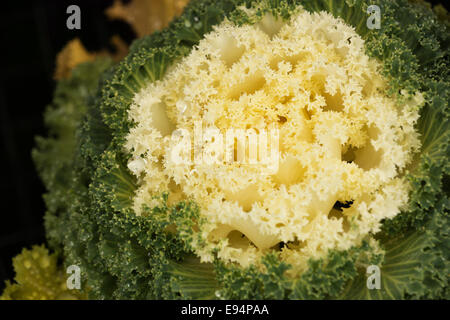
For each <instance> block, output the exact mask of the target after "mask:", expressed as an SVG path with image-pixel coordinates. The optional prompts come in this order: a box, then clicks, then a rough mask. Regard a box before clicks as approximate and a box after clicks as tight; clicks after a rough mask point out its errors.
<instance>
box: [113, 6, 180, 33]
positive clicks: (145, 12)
mask: <svg viewBox="0 0 450 320" xmlns="http://www.w3.org/2000/svg"><path fill="white" fill-rule="evenodd" d="M187 3H188V0H132V1H130V2H129V3H127V4H123V3H122V1H121V0H115V1H114V4H113V5H112V6H111V7H110V8H108V9H107V10H106V14H107V15H108V17H110V18H112V19H120V20H123V21H125V22H127V23H129V24H130V25H131V26H132V27H133V29H134V31H135V32H136V34H137V36H138V37H143V36H145V35H148V34H151V33H152V32H153V31H155V30H160V29H162V28H164V27H166V26H167V25H168V24H169V22H170V21H171V20H172V19H173V18H174V17H175V16H177V15H179V14H180V13H181V12H182V10H183V8H184V6H185V5H186V4H187Z"/></svg>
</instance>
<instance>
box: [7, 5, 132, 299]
mask: <svg viewBox="0 0 450 320" xmlns="http://www.w3.org/2000/svg"><path fill="white" fill-rule="evenodd" d="M112 2H113V1H112V0H111V1H105V0H103V1H100V0H84V1H80V0H72V1H64V0H52V1H50V0H47V1H43V0H36V1H2V3H1V6H0V135H1V137H0V172H1V173H0V295H1V292H2V291H3V288H4V282H5V280H6V279H12V278H13V277H14V273H13V269H12V261H11V258H12V257H14V256H15V255H17V254H18V253H20V251H21V250H22V248H23V247H31V245H34V244H42V243H44V242H45V234H44V227H43V215H44V212H45V206H44V202H43V200H42V193H44V191H45V190H44V187H43V185H42V183H41V182H40V180H39V177H38V176H37V173H36V171H35V168H34V165H33V162H32V160H31V149H32V148H33V146H34V136H35V135H45V133H46V130H45V128H44V125H43V118H42V113H43V111H44V109H45V107H46V105H48V104H49V103H50V102H51V100H52V94H53V90H54V88H55V81H54V80H53V73H54V68H55V57H56V55H57V53H58V52H59V51H60V50H61V49H62V48H63V47H64V45H65V44H66V43H67V42H68V41H69V40H71V39H73V38H75V37H79V38H80V39H81V41H82V43H83V44H84V45H85V47H86V48H87V49H88V50H89V51H97V50H101V49H105V48H110V49H113V48H112V47H111V45H110V38H111V36H112V35H114V34H118V35H120V36H121V37H122V39H124V40H125V41H126V42H128V43H130V42H131V40H132V39H133V38H134V37H135V35H134V33H133V31H132V29H131V27H129V26H128V25H127V24H125V23H123V22H120V21H111V20H108V18H107V17H106V15H105V14H104V10H105V9H106V8H107V7H109V6H110V5H111V4H112ZM71 4H76V5H78V6H79V7H80V9H81V30H69V29H67V28H66V20H67V17H69V14H67V13H66V9H67V7H68V6H69V5H71Z"/></svg>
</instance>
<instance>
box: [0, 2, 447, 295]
mask: <svg viewBox="0 0 450 320" xmlns="http://www.w3.org/2000/svg"><path fill="white" fill-rule="evenodd" d="M336 1H343V0H336ZM112 2H113V1H112V0H83V1H81V0H72V1H65V0H53V1H50V0H47V1H44V0H35V1H9V0H8V1H2V3H1V6H0V135H1V137H0V172H1V174H0V195H1V196H0V294H1V292H2V291H3V288H4V281H5V280H6V279H12V278H13V277H14V273H13V269H12V263H11V258H12V257H14V256H15V255H17V254H18V253H19V252H20V251H21V250H22V248H23V247H31V245H34V244H42V243H44V242H45V234H44V227H43V215H44V212H45V206H44V203H43V200H42V193H44V191H45V190H44V187H43V185H42V183H41V182H40V180H39V177H38V176H37V173H36V171H35V169H34V165H33V162H32V160H31V149H32V148H33V146H34V136H35V135H45V133H46V130H45V128H44V126H43V118H42V113H43V111H44V109H45V107H46V105H48V104H49V103H50V102H51V100H52V94H53V90H54V87H55V81H54V80H53V72H54V67H55V57H56V54H57V53H58V52H59V51H60V50H61V48H62V47H63V46H64V45H65V44H66V43H67V42H68V41H69V40H71V39H73V38H75V37H79V38H80V39H81V41H82V43H83V44H84V45H85V47H86V48H87V49H88V50H89V51H97V50H100V49H105V48H110V49H112V47H111V46H110V38H111V36H112V35H114V34H118V35H120V36H121V37H122V39H124V40H125V41H126V42H128V43H130V42H131V41H132V39H133V38H134V37H135V35H134V33H133V31H132V30H131V28H130V27H129V26H128V25H127V24H125V23H123V22H119V21H110V20H108V19H107V17H106V16H105V14H104V10H105V9H106V8H107V7H109V6H110V5H111V4H112ZM123 2H127V1H123ZM431 2H432V3H439V2H440V1H431ZM71 4H77V5H78V6H80V9H81V30H68V29H67V28H66V19H67V17H68V16H69V15H68V14H67V13H66V8H67V7H68V6H69V5H71ZM447 7H448V6H447Z"/></svg>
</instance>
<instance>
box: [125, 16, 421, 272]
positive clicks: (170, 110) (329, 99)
mask: <svg viewBox="0 0 450 320" xmlns="http://www.w3.org/2000/svg"><path fill="white" fill-rule="evenodd" d="M380 67H381V65H380V63H378V62H377V61H375V60H373V59H371V58H369V57H368V56H367V55H366V54H365V50H364V41H363V40H362V39H361V37H360V36H358V34H356V32H355V31H354V29H353V28H352V27H350V26H348V25H346V24H345V23H343V22H342V20H340V19H336V18H334V17H333V16H332V15H330V14H328V13H325V12H322V13H316V14H310V13H308V12H304V11H303V12H300V13H298V14H296V15H295V16H292V17H291V18H290V19H289V21H282V20H280V19H278V20H277V19H275V18H274V17H273V16H271V15H266V16H265V17H264V18H263V19H262V20H261V21H259V22H258V23H256V24H255V25H243V26H236V25H234V24H232V23H231V22H229V21H227V20H225V21H224V22H222V23H221V24H220V25H218V26H216V27H214V29H213V31H212V32H210V33H209V34H207V35H205V37H204V39H203V40H201V41H200V43H199V44H198V46H196V47H194V48H193V50H192V52H191V53H190V54H189V55H188V56H187V57H185V58H183V59H182V60H181V61H178V62H177V63H175V64H174V65H173V66H172V67H171V68H170V69H169V70H168V72H167V73H166V75H165V76H164V77H163V79H162V80H159V81H156V82H153V83H150V84H148V86H147V87H146V88H145V89H143V90H142V91H141V92H139V93H138V94H136V96H135V97H134V103H133V104H132V106H131V108H130V110H129V117H130V119H131V120H132V121H134V122H135V123H136V124H137V125H136V126H135V127H134V128H133V129H131V130H130V133H129V135H128V137H127V143H126V148H127V150H128V152H130V153H132V155H133V158H132V159H131V160H130V162H129V163H128V167H129V168H130V170H131V171H132V172H133V173H134V174H135V175H136V176H137V178H138V182H139V189H138V190H137V192H136V194H135V197H134V210H135V212H136V214H138V215H140V214H141V213H142V210H143V205H147V206H149V207H153V206H155V205H157V203H156V201H157V200H155V199H156V196H157V195H160V194H161V193H162V192H169V194H170V195H169V203H176V202H178V201H181V200H184V199H190V200H194V201H195V202H196V203H197V204H198V205H199V207H200V214H201V216H202V217H204V218H205V220H206V221H207V222H206V223H205V224H204V225H203V226H202V230H201V232H202V237H203V239H204V240H205V242H206V245H201V246H200V245H196V244H193V245H194V248H195V251H196V254H197V255H198V256H199V257H200V258H201V259H202V261H211V259H212V253H211V252H212V250H213V249H214V248H218V249H219V250H218V256H219V258H221V259H224V260H226V261H233V262H237V263H240V264H241V265H242V266H248V265H249V264H257V263H258V261H259V258H260V257H262V255H264V254H266V253H267V252H268V251H269V250H278V251H281V258H282V259H283V260H284V261H286V262H288V263H290V264H292V265H293V266H294V268H293V269H294V270H297V271H299V270H304V269H305V268H306V261H307V260H308V259H309V258H320V257H323V256H325V255H326V253H327V251H328V250H330V249H338V250H346V249H349V248H350V247H351V246H353V245H358V244H359V243H360V242H361V241H362V239H364V238H365V237H367V235H368V234H369V233H375V232H377V231H379V228H380V221H381V220H382V219H385V218H392V217H394V216H395V215H397V214H398V213H399V212H400V210H401V209H402V208H403V207H405V205H406V204H407V201H408V184H407V183H406V181H405V180H404V179H403V178H401V177H399V172H401V170H402V169H403V168H404V167H405V165H406V164H408V162H410V161H411V158H412V154H413V152H415V151H416V150H417V149H418V148H419V141H418V137H417V134H416V132H415V131H414V128H413V126H414V123H415V122H416V120H417V119H418V113H417V111H416V110H417V106H418V105H419V104H421V103H422V100H423V99H422V96H421V95H420V94H416V96H414V97H413V98H412V99H409V100H408V102H407V103H406V104H405V105H402V106H399V105H398V103H397V102H396V100H394V98H390V97H388V96H387V95H386V94H385V92H386V88H387V83H386V81H385V80H384V79H383V77H382V76H381V75H380V73H379V71H380ZM233 130H234V131H233ZM230 132H235V133H236V132H240V133H244V138H243V139H239V138H236V139H234V136H233V135H230V139H229V140H227V134H229V133H230ZM236 137H237V136H236ZM230 141H231V142H230ZM262 151H266V152H265V153H264V152H263V153H261V152H262ZM251 154H253V155H255V154H256V156H255V157H254V158H253V161H249V159H250V158H251ZM174 155H175V157H174ZM180 159H181V161H180ZM208 159H209V160H208ZM211 159H212V161H211ZM267 160H269V161H267Z"/></svg>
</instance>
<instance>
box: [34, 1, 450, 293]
mask: <svg viewBox="0 0 450 320" xmlns="http://www.w3.org/2000/svg"><path fill="white" fill-rule="evenodd" d="M374 4H375V5H378V6H379V7H380V8H381V12H382V27H381V29H373V30H369V29H368V28H367V27H366V20H367V17H368V15H367V13H366V10H367V7H368V6H369V5H374ZM256 5H258V8H259V9H258V13H257V15H256V18H255V17H253V16H252V17H250V16H248V15H247V13H246V11H245V10H243V9H242V6H246V7H251V6H256ZM299 5H302V6H304V8H305V9H306V10H309V11H313V12H314V11H321V10H325V11H328V12H331V13H332V14H333V15H334V16H336V17H341V18H342V19H343V20H344V21H345V22H346V23H347V24H349V25H352V26H353V27H355V30H356V31H357V32H358V33H359V34H360V35H361V36H362V37H363V38H364V39H365V43H366V51H367V54H368V55H369V56H371V57H374V58H377V59H379V60H380V61H381V62H382V63H383V74H384V76H385V77H386V78H387V79H388V81H389V84H390V87H389V94H391V95H394V96H397V95H398V93H399V92H400V90H406V91H408V92H411V93H413V92H416V91H421V92H423V93H425V99H426V103H425V105H424V106H423V108H422V109H421V111H420V113H421V118H420V121H419V123H418V124H417V130H418V131H419V132H420V134H421V139H422V150H421V152H420V154H418V155H417V158H416V160H415V161H414V163H413V164H412V165H411V166H410V167H409V168H408V169H407V170H406V171H405V172H404V174H405V175H406V176H407V178H408V179H409V181H410V183H411V186H412V191H411V195H410V199H411V200H410V205H409V208H408V210H405V212H403V213H401V214H399V215H398V216H396V217H395V218H393V219H391V220H387V221H384V223H383V228H382V231H381V232H380V233H379V234H377V235H375V237H376V238H377V239H378V240H379V243H380V246H381V248H382V249H384V251H385V254H384V256H383V255H381V254H379V251H377V250H376V249H375V248H373V247H371V246H370V245H369V244H368V243H369V242H364V243H363V244H362V245H361V246H359V247H354V248H351V249H350V250H347V251H331V252H329V254H328V256H327V257H326V258H324V259H320V260H311V261H309V269H308V270H307V271H306V272H304V273H303V274H301V275H300V276H299V277H298V278H295V279H291V278H289V277H288V276H287V275H286V271H287V270H289V268H290V266H289V265H288V264H286V263H284V262H280V259H279V258H278V255H277V253H271V254H268V255H267V256H266V257H265V258H264V259H263V261H262V265H263V266H264V268H263V269H264V271H261V270H260V269H258V268H256V267H255V266H250V267H248V268H242V267H239V266H236V265H232V264H226V263H223V262H221V261H218V260H216V261H215V262H214V263H209V264H208V263H200V261H199V260H198V259H197V258H195V257H194V256H193V252H192V248H191V246H190V243H192V241H193V239H195V240H196V241H201V239H200V235H199V234H198V228H197V226H199V225H201V224H202V220H201V219H200V215H199V208H198V207H197V206H196V204H195V203H191V202H181V203H178V204H176V205H173V206H169V205H168V204H167V194H161V195H160V196H159V197H158V198H159V200H160V201H159V203H160V205H158V206H156V207H154V208H147V209H146V212H145V214H143V215H142V216H136V215H135V214H134V212H133V210H132V207H131V203H132V197H133V194H134V191H135V190H136V188H137V186H136V181H135V178H134V176H133V175H132V174H131V173H130V172H129V171H128V169H127V167H126V163H127V161H128V159H129V157H130V156H129V155H127V154H125V153H124V151H123V150H124V148H123V144H124V141H125V137H126V135H127V133H128V132H129V130H130V128H132V127H133V125H134V124H133V123H132V122H130V120H129V118H128V115H127V112H128V109H129V107H130V104H131V103H132V98H133V96H134V94H135V93H136V92H138V91H139V90H140V89H141V88H143V87H144V86H145V85H146V84H148V83H149V82H152V81H156V80H158V79H161V78H162V77H163V76H164V73H165V71H166V70H167V68H168V67H169V66H170V65H171V64H173V63H175V62H176V61H177V60H178V59H180V58H182V57H183V56H185V55H187V54H188V53H189V52H190V50H191V49H192V47H193V46H195V45H196V44H197V43H198V41H199V40H200V39H202V37H203V36H204V34H205V33H207V32H209V31H210V30H212V27H213V26H214V25H216V24H218V23H220V22H221V21H223V19H224V18H225V17H226V18H228V19H229V20H230V21H232V22H234V23H236V24H252V23H255V22H256V21H255V20H257V19H258V17H262V16H263V15H264V14H265V13H267V12H271V13H272V14H274V15H275V16H277V17H278V18H280V19H287V18H288V17H289V16H290V15H291V14H292V13H293V12H294V11H295V9H296V8H297V7H298V6H299ZM438 11H439V12H440V13H439V16H440V17H443V16H446V15H445V14H443V13H442V9H439V10H438ZM448 31H449V30H448V21H442V20H439V18H438V16H437V15H436V14H435V13H434V12H433V10H432V9H430V8H429V6H427V5H424V4H423V3H422V2H414V3H412V2H408V1H406V0H399V1H395V2H394V1H388V0H383V1H381V0H378V1H372V0H371V1H366V0H346V1H332V0H303V1H300V0H298V1H297V0H292V1H290V0H288V1H281V0H280V1H275V0H257V1H250V0H221V1H213V0H193V1H192V2H191V3H190V4H189V5H188V6H187V7H186V9H185V11H184V13H183V14H182V15H181V16H180V17H179V18H177V19H175V20H174V21H173V22H172V23H171V24H170V26H169V27H168V28H166V29H164V30H163V31H161V32H155V33H154V34H152V35H150V36H147V37H144V38H142V39H139V40H137V41H135V42H134V44H133V45H132V47H131V49H130V53H129V55H128V56H127V57H126V58H125V59H124V60H123V61H122V62H120V63H119V64H118V65H115V66H113V67H110V66H111V62H110V61H106V60H96V61H94V62H92V63H88V64H85V65H83V66H80V67H79V68H77V69H76V70H74V72H73V75H72V77H71V79H69V80H63V81H60V82H59V84H58V88H57V90H56V92H55V98H54V103H53V104H52V106H51V107H49V109H48V111H47V112H46V123H47V125H48V127H49V128H50V136H49V137H47V138H38V140H37V147H36V149H35V150H34V152H33V156H34V159H35V162H36V165H37V168H38V170H39V171H40V173H41V177H42V180H43V181H44V183H45V185H46V187H47V190H48V192H47V193H46V195H45V196H44V198H45V201H46V204H47V208H48V210H47V213H46V217H45V226H46V230H47V236H48V241H49V245H50V247H51V248H52V249H53V250H55V251H56V252H57V253H58V254H60V255H61V257H63V258H64V263H65V264H66V265H73V264H75V265H78V266H80V268H81V272H82V281H83V285H82V288H84V289H85V291H86V292H87V293H88V294H89V298H96V299H161V298H164V299H180V298H181V299H189V298H192V299H215V298H222V299H407V298H415V299H422V298H426V299H438V298H440V299H442V298H448V296H449V293H448V275H449V274H450V272H449V270H450V269H449V252H450V250H449V243H450V242H449V240H450V239H449V234H448V233H449V216H448V209H449V205H450V204H449V198H448V196H449V192H448V191H449V190H448V185H449V183H448V182H449V178H448V177H449V162H448V154H449V135H450V130H449V110H448V101H449V92H450V91H449V90H450V79H449V71H448V62H449V34H450V33H449V32H448ZM109 67H110V68H109ZM108 68H109V69H108ZM105 70H107V71H105ZM446 182H447V183H446ZM170 229H175V230H176V232H170V231H169V230H170ZM372 264H375V265H379V266H380V268H381V279H382V284H381V289H380V290H368V289H367V286H366V279H367V275H366V273H365V272H366V267H367V266H369V265H372ZM86 288H89V290H86Z"/></svg>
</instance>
